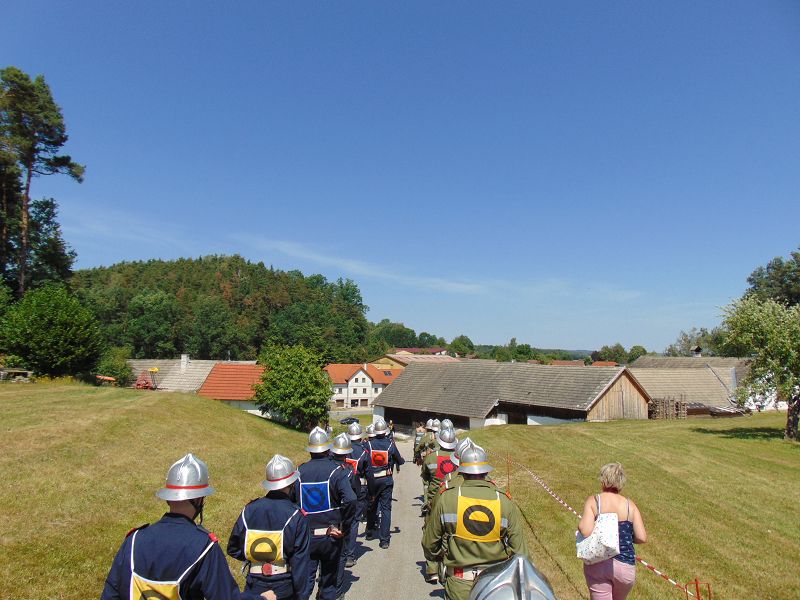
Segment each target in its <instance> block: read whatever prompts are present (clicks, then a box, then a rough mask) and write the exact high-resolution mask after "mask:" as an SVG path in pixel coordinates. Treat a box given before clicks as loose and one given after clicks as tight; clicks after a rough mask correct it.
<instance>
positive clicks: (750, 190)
mask: <svg viewBox="0 0 800 600" xmlns="http://www.w3.org/2000/svg"><path fill="white" fill-rule="evenodd" d="M2 13H3V21H2V23H0V62H2V63H3V64H4V65H9V64H10V65H16V66H18V67H20V68H22V69H23V70H25V71H27V72H29V73H31V74H39V73H42V74H44V75H45V77H46V78H47V80H48V82H49V83H50V85H51V87H52V89H53V93H54V95H55V97H56V99H57V101H58V102H59V103H60V104H61V106H62V108H63V110H64V114H65V116H66V119H67V125H68V129H69V133H70V136H71V139H70V142H69V145H68V151H69V152H70V153H71V154H72V156H73V157H74V158H75V159H76V160H78V161H79V162H82V163H84V164H86V166H87V174H86V181H85V183H83V184H82V185H78V184H76V183H74V182H72V181H70V180H69V179H67V178H65V177H50V178H42V179H39V180H37V181H36V182H35V183H34V189H33V194H34V195H35V196H37V197H40V196H43V195H52V196H54V197H55V198H56V199H57V200H58V201H59V203H60V205H61V219H62V222H63V225H64V232H65V236H66V237H67V239H68V241H69V242H70V243H71V244H72V246H73V247H74V248H75V250H76V251H77V252H78V263H77V266H78V267H91V266H96V265H107V264H111V263H113V262H116V261H120V260H135V259H148V258H156V257H159V258H173V257H179V256H199V255H203V254H210V253H225V254H230V253H235V252H238V253H240V254H242V255H244V256H245V257H247V258H250V259H252V260H263V261H264V262H265V263H267V264H272V265H274V266H275V267H278V268H282V269H300V270H302V271H304V272H306V273H312V272H319V273H323V274H324V275H326V276H327V277H329V278H331V279H335V278H337V277H350V278H352V279H354V280H355V281H357V282H358V284H359V285H360V287H361V290H362V293H363V295H364V298H365V301H366V303H367V304H368V305H369V306H370V307H371V310H370V312H369V317H370V319H372V320H374V321H378V320H380V319H382V318H384V317H388V318H391V319H392V320H396V321H402V322H404V323H405V324H406V325H408V326H410V327H413V328H414V329H416V330H417V331H418V332H419V331H421V330H427V331H429V332H432V333H436V334H437V335H443V336H444V337H446V338H448V339H450V338H452V337H454V336H456V335H458V334H460V333H466V334H467V335H469V336H470V337H471V338H472V339H473V340H474V341H475V342H481V343H502V342H505V341H507V340H508V339H509V338H510V337H511V336H516V337H517V338H518V340H519V341H520V342H528V343H530V344H533V345H535V346H540V347H565V348H583V349H593V348H596V347H599V346H600V345H602V344H605V343H614V342H617V341H620V342H622V343H623V344H625V345H626V346H630V345H631V344H635V343H640V344H644V345H645V346H646V347H647V348H648V349H655V350H663V348H664V347H665V346H666V345H667V344H668V343H670V342H671V341H673V340H674V339H675V337H676V335H677V334H678V332H679V330H681V329H688V328H689V327H691V326H693V325H696V326H709V327H710V326H713V325H715V324H716V323H718V322H719V307H721V306H724V305H726V304H727V303H728V302H730V301H731V299H733V298H735V297H738V296H739V295H740V294H741V293H742V291H743V290H744V288H745V286H746V281H745V280H746V277H747V275H748V274H749V273H750V272H751V271H752V270H753V269H754V268H755V267H757V266H758V265H761V264H764V263H765V262H766V261H768V260H769V259H770V258H772V257H774V256H777V255H786V254H788V253H789V252H790V251H791V250H794V249H796V248H797V247H798V244H800V203H799V202H798V190H800V115H799V114H798V112H799V111H800V67H799V64H800V63H799V62H798V59H800V3H798V2H797V1H795V0H786V1H762V2H752V1H748V2H738V1H724V2H723V1H719V2H698V1H694V0H693V1H684V2H643V1H641V0H637V1H632V2H596V1H586V2H564V1H558V2H519V3H516V2H514V3H511V2H506V3H502V4H501V3H485V2H459V3H452V2H446V3H445V2H439V3H436V2H428V1H425V2H391V3H389V2H361V3H355V2H324V3H322V2H314V3H312V2H306V3H300V2H284V3H273V2H270V3H267V2H261V1H254V2H236V3H222V2H213V3H212V2H188V1H184V2H129V3H122V2H107V1H103V2H85V1H81V2H55V1H53V2H37V1H33V0H17V1H11V2H6V3H4V6H3V9H2Z"/></svg>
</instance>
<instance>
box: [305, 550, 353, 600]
mask: <svg viewBox="0 0 800 600" xmlns="http://www.w3.org/2000/svg"><path fill="white" fill-rule="evenodd" d="M343 549H344V539H340V540H336V539H333V538H332V537H330V536H327V535H326V536H312V537H311V544H310V550H311V551H310V552H309V554H310V557H309V558H310V559H311V560H310V561H309V563H310V568H309V571H308V572H309V577H308V588H306V592H307V593H306V594H305V597H306V598H308V597H309V596H310V595H311V592H312V591H313V590H314V580H315V579H316V577H317V569H318V568H319V571H320V576H319V594H318V596H317V598H319V599H320V600H336V583H337V581H336V580H337V575H338V572H339V559H340V558H341V557H342V551H343Z"/></svg>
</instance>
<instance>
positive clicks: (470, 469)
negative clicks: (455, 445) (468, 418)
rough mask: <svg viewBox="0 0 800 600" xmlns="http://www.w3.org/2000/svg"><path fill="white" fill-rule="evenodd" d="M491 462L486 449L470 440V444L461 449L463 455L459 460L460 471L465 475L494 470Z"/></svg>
mask: <svg viewBox="0 0 800 600" xmlns="http://www.w3.org/2000/svg"><path fill="white" fill-rule="evenodd" d="M493 470H494V469H492V466H491V465H490V464H489V457H488V455H487V454H486V450H484V449H483V448H481V447H480V446H478V445H477V444H476V443H474V442H472V441H470V443H469V444H467V445H466V446H464V447H463V448H462V449H461V457H460V458H459V460H458V472H459V473H463V474H465V475H481V474H483V473H488V472H489V471H493Z"/></svg>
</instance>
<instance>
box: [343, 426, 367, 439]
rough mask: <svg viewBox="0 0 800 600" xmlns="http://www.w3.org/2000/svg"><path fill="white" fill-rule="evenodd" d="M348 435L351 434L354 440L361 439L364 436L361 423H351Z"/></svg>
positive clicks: (348, 427)
mask: <svg viewBox="0 0 800 600" xmlns="http://www.w3.org/2000/svg"><path fill="white" fill-rule="evenodd" d="M347 435H349V436H350V439H351V440H352V441H356V440H360V439H361V438H362V437H364V430H363V429H361V425H360V424H359V423H350V425H348V426H347Z"/></svg>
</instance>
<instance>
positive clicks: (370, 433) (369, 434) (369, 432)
mask: <svg viewBox="0 0 800 600" xmlns="http://www.w3.org/2000/svg"><path fill="white" fill-rule="evenodd" d="M367 437H370V438H374V437H375V426H374V425H367Z"/></svg>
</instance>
